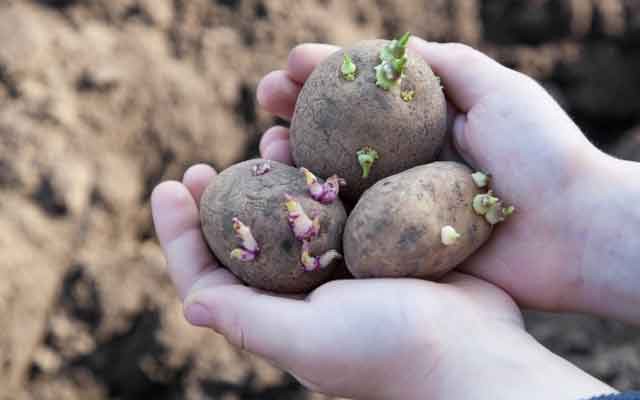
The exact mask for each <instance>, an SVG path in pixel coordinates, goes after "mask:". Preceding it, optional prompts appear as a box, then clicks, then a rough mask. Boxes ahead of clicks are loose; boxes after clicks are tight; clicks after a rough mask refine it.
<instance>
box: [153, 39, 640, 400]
mask: <svg viewBox="0 0 640 400" xmlns="http://www.w3.org/2000/svg"><path fill="white" fill-rule="evenodd" d="M410 46H411V47H412V48H413V49H414V50H415V51H417V52H418V53H419V54H420V55H421V56H423V57H424V58H425V59H426V61H427V62H428V63H429V64H430V65H431V66H432V68H433V69H434V71H435V72H436V74H438V75H439V76H440V77H441V79H442V84H443V86H444V88H445V93H446V95H447V98H448V100H449V102H450V107H449V109H450V110H453V112H452V113H451V115H450V121H451V124H450V130H451V132H452V134H453V137H454V143H455V145H456V148H457V149H458V150H459V152H460V153H461V154H462V155H463V157H464V158H465V160H466V161H467V162H468V163H470V164H471V165H472V166H473V167H474V168H476V169H479V170H483V171H486V172H489V173H491V174H492V176H493V178H492V179H493V188H494V190H495V191H496V194H497V195H499V196H500V197H501V198H502V199H504V200H505V201H506V202H507V203H509V204H515V205H516V207H517V211H516V213H515V214H514V215H512V216H511V217H510V219H509V220H508V221H507V222H505V223H503V224H502V225H501V226H499V227H498V228H497V230H496V231H495V232H494V235H493V237H492V239H491V240H490V241H489V243H487V244H486V245H485V246H484V247H483V248H482V249H481V250H480V251H479V252H478V253H477V254H475V255H474V256H472V258H471V259H469V260H468V261H467V262H466V263H465V264H464V265H463V266H461V268H460V271H461V272H457V273H451V274H450V275H448V276H447V277H445V278H444V279H443V280H442V281H441V282H438V283H435V282H428V281H421V280H414V279H375V280H374V279H371V280H340V281H333V282H329V283H327V284H325V285H322V286H321V287H320V288H318V289H316V290H315V291H314V292H312V293H311V294H310V295H308V296H306V297H304V298H291V297H281V296H276V295H272V294H269V293H265V292H261V291H258V290H254V289H251V288H248V287H246V286H243V285H242V284H241V283H240V282H239V281H238V280H237V279H236V278H235V277H234V276H233V275H231V274H230V273H229V272H228V271H227V270H225V269H224V268H222V267H220V266H219V265H218V263H217V262H216V260H215V259H214V258H213V257H212V255H211V254H210V252H209V250H208V248H207V245H206V244H205V242H204V240H203V237H202V234H201V232H200V223H199V218H198V202H199V199H200V196H201V194H202V192H203V190H204V188H205V186H206V185H207V184H208V182H210V181H211V179H213V178H214V176H215V171H214V170H213V169H212V168H210V167H208V166H206V165H196V166H193V167H191V168H190V169H189V170H187V172H186V173H185V175H184V178H183V180H182V182H176V181H169V182H164V183H162V184H160V185H159V186H158V187H157V188H156V189H155V190H154V192H153V195H152V208H153V216H154V222H155V227H156V231H157V233H158V237H159V239H160V242H161V244H162V247H163V249H164V252H165V255H166V258H167V263H168V268H169V272H170V275H171V278H172V279H173V281H174V283H175V285H176V287H177V289H178V292H179V294H180V297H181V298H182V300H183V301H184V307H185V308H184V309H185V316H186V318H187V320H188V321H189V322H191V323H192V324H194V325H197V326H205V327H209V328H211V329H213V330H215V331H216V332H218V333H220V334H222V335H224V336H225V337H226V338H227V339H228V340H229V341H230V342H231V343H233V344H235V345H237V346H240V347H242V348H244V349H246V350H248V351H250V352H253V353H256V354H258V355H261V356H262V357H264V358H266V359H267V360H270V361H271V362H272V363H273V364H275V365H277V366H278V367H280V368H282V369H284V370H287V371H289V372H290V373H292V374H293V375H294V376H296V377H297V378H298V379H299V380H300V381H301V382H302V383H303V384H304V385H306V386H307V387H308V388H310V389H312V390H316V391H320V392H324V393H328V394H332V395H338V396H344V397H353V398H362V399H378V398H380V399H426V398H428V399H452V398H468V399H492V400H493V399H513V398H518V399H525V400H526V399H540V398H545V399H582V398H588V397H590V396H594V395H598V394H603V393H612V392H614V389H612V388H610V387H609V386H607V385H606V384H604V383H602V382H600V381H598V380H597V379H595V378H593V377H591V376H589V375H587V374H586V373H584V372H582V371H581V370H579V369H578V368H576V367H575V366H573V365H571V364H570V363H568V362H566V361H565V360H563V359H561V358H559V357H557V356H555V355H554V354H552V353H551V352H549V351H548V350H546V349H545V348H544V347H543V346H541V345H540V344H539V343H537V342H536V341H535V340H534V339H533V338H532V337H531V336H530V335H529V334H527V333H526V331H525V330H524V329H523V324H522V318H521V314H520V311H519V308H518V305H519V306H522V307H529V308H535V309H542V310H552V311H581V312H587V313H592V314H597V315H600V316H606V317H612V318H617V319H621V320H625V321H627V322H630V323H640V307H639V306H638V305H639V304H640V294H639V293H638V292H637V291H636V290H634V289H635V288H636V287H637V282H640V252H638V251H637V249H638V248H640V235H638V232H640V209H638V207H637V204H640V185H638V184H637V177H638V176H640V166H639V165H638V164H637V163H630V162H623V161H620V160H616V159H613V158H611V157H608V156H606V155H605V154H603V153H602V152H600V151H598V150H597V149H596V148H595V147H593V146H592V145H591V144H590V143H589V142H588V141H587V140H586V138H585V137H584V135H583V134H582V132H581V131H580V130H579V129H578V128H577V127H576V125H575V124H574V123H573V122H572V121H571V120H570V119H569V117H568V116H567V115H566V114H565V113H564V112H563V111H562V110H561V109H560V107H559V106H558V105H557V104H556V103H555V102H554V101H553V99H552V98H551V97H550V96H549V95H548V94H547V93H546V92H545V91H544V90H543V89H542V88H541V87H540V86H538V85H537V84H536V83H535V82H534V81H533V80H531V79H530V78H528V77H526V76H524V75H522V74H519V73H517V72H515V71H513V70H510V69H507V68H505V67H503V66H501V65H500V64H498V63H496V62H494V61H492V60H491V59H490V58H488V57H486V56H484V55H483V54H482V53H480V52H478V51H475V50H473V49H471V48H469V47H466V46H463V45H460V44H437V43H427V42H424V41H422V40H420V39H417V38H413V39H412V40H411V42H410ZM336 49H337V48H336V47H333V46H329V45H322V44H305V45H301V46H298V47H296V48H295V49H293V50H292V52H291V54H290V56H289V61H288V66H287V70H286V71H275V72H272V73H270V74H268V75H267V76H266V77H265V78H264V79H263V80H262V82H261V83H260V85H259V88H258V100H259V102H260V104H261V105H262V106H263V107H264V108H265V109H267V110H268V111H270V112H272V113H274V114H276V115H278V116H280V117H283V118H290V117H291V115H292V113H293V109H294V105H295V100H296V98H297V95H298V93H299V91H300V88H301V86H302V84H303V83H304V81H305V80H306V78H307V77H308V76H309V74H310V73H311V71H312V69H313V68H314V66H315V65H317V64H318V63H319V62H321V61H322V60H323V59H324V58H325V57H327V56H328V55H329V54H331V53H332V52H333V51H335V50H336ZM260 148H261V152H262V156H263V157H264V158H268V159H273V160H277V161H281V162H288V163H290V162H291V158H290V150H289V144H288V131H287V129H286V128H284V127H278V126H276V127H273V128H271V129H269V130H268V131H267V132H266V133H265V135H264V136H263V139H262V142H261V145H260ZM634 181H635V183H634ZM505 382H508V384H505Z"/></svg>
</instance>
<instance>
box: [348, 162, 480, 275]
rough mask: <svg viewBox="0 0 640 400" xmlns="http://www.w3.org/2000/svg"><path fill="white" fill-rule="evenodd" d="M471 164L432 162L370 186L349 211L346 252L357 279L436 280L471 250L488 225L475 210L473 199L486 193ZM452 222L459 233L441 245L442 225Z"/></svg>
mask: <svg viewBox="0 0 640 400" xmlns="http://www.w3.org/2000/svg"><path fill="white" fill-rule="evenodd" d="M472 172H473V171H471V170H470V169H469V167H467V166H466V165H464V164H460V163H455V162H434V163H431V164H428V165H421V166H418V167H414V168H411V169H409V170H407V171H404V172H401V173H399V174H395V175H392V176H389V177H387V178H385V179H382V180H381V181H379V182H378V183H376V184H375V185H373V186H372V187H371V188H369V189H368V190H367V191H366V192H364V194H363V195H362V197H361V198H360V201H359V202H358V204H357V205H356V207H355V208H354V209H353V211H352V212H351V214H350V215H349V219H348V221H347V225H346V227H345V231H344V237H343V241H344V245H343V246H344V255H345V261H346V262H347V267H348V268H349V271H351V273H352V274H353V275H354V276H355V277H358V278H374V277H378V278H392V277H414V278H425V279H427V278H428V279H437V278H439V277H441V276H443V275H444V274H445V273H447V272H449V271H450V270H451V269H452V268H454V267H455V266H456V265H459V264H460V263H461V262H462V261H464V259H466V258H467V257H468V256H469V255H470V254H472V253H473V252H475V251H476V250H477V249H478V248H479V247H480V246H481V245H482V244H483V243H484V242H485V241H486V240H487V239H488V238H489V237H490V234H491V230H492V226H491V225H490V224H489V223H488V222H486V221H485V220H484V217H482V216H480V215H478V214H476V213H475V212H474V211H473V208H472V202H473V199H474V197H475V196H476V195H478V194H481V193H486V190H482V189H480V188H478V187H477V186H476V184H475V183H474V181H473V179H472V178H471V173H472ZM444 226H452V227H453V228H454V229H456V231H457V232H458V234H460V237H459V238H458V240H457V241H456V242H455V243H453V244H451V245H449V246H445V245H444V244H443V243H442V242H441V229H442V228H443V227H444Z"/></svg>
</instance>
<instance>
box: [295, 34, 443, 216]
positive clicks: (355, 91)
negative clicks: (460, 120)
mask: <svg viewBox="0 0 640 400" xmlns="http://www.w3.org/2000/svg"><path fill="white" fill-rule="evenodd" d="M388 43H389V42H388V41H383V40H364V41H361V42H358V43H355V44H354V45H353V46H349V47H348V48H347V49H346V50H345V51H338V52H336V53H334V54H332V55H330V56H329V57H328V58H327V59H326V60H325V61H324V62H323V63H321V64H320V65H319V66H318V67H317V68H316V69H315V70H314V71H313V73H311V75H310V76H309V79H308V80H307V81H306V82H305V84H304V86H303V88H302V90H301V91H300V95H299V96H298V101H297V102H296V106H295V113H294V115H293V119H292V121H291V131H290V140H291V152H292V157H293V160H294V163H295V164H296V165H298V166H301V167H306V168H309V169H311V170H312V171H314V172H315V173H317V174H318V175H319V176H321V177H323V178H328V177H329V176H331V175H334V174H337V175H339V176H340V177H342V178H344V179H345V180H346V182H347V185H346V186H345V187H344V188H343V189H342V191H341V197H342V198H343V199H345V201H346V202H348V203H351V204H355V203H356V202H357V201H358V198H359V197H360V195H362V193H363V192H364V191H365V190H366V189H368V188H369V187H371V186H372V185H373V184H374V183H376V182H377V181H379V180H380V179H382V178H385V177H387V176H390V175H393V174H396V173H399V172H402V171H404V170H407V169H409V168H412V167H415V166H417V165H421V164H426V163H428V162H430V161H433V160H434V159H435V158H436V156H437V155H438V153H439V152H440V150H441V149H442V146H443V143H444V136H445V129H446V125H447V119H446V117H447V108H446V103H445V99H444V95H443V92H442V88H441V86H440V81H439V80H438V78H437V77H436V76H435V75H434V74H433V71H431V68H430V67H429V66H428V65H427V64H426V63H425V62H424V60H423V59H422V58H421V57H420V56H419V55H418V54H415V53H414V52H413V51H411V49H409V50H408V51H407V57H408V60H409V61H408V62H407V65H406V67H405V71H404V77H403V78H402V81H401V84H400V89H399V90H401V91H412V92H413V94H414V96H413V99H412V100H411V101H404V100H403V99H402V98H401V96H400V93H399V91H395V90H383V89H381V88H379V87H378V86H376V76H375V75H376V73H375V69H374V68H375V66H376V65H378V64H379V63H380V57H379V54H380V50H381V49H382V48H383V47H384V46H385V45H387V44H388ZM345 52H346V53H347V54H349V56H350V57H351V59H352V60H353V63H354V64H355V65H356V67H357V68H358V70H357V72H356V77H355V79H354V80H353V81H346V80H345V79H343V77H342V76H341V74H340V72H339V71H340V67H341V65H342V62H343V58H344V54H345ZM367 147H370V148H372V149H374V150H375V151H376V152H377V155H378V159H377V160H376V161H374V163H373V166H372V167H371V171H370V173H369V176H368V177H366V178H365V177H364V176H363V171H362V168H361V166H360V165H359V164H358V158H357V153H358V151H359V150H361V149H364V148H367Z"/></svg>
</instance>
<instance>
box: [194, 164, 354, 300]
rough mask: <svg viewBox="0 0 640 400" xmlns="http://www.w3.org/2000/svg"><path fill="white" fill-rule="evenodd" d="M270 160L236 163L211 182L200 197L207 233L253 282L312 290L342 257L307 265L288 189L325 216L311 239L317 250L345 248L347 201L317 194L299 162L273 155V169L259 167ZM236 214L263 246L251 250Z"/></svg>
mask: <svg viewBox="0 0 640 400" xmlns="http://www.w3.org/2000/svg"><path fill="white" fill-rule="evenodd" d="M264 165H267V164H265V160H250V161H245V162H242V163H239V164H236V165H234V166H232V167H230V168H228V169H226V170H224V171H223V172H222V173H220V175H218V176H216V178H215V179H214V180H213V181H212V182H211V184H209V186H208V187H207V189H206V190H205V192H204V194H203V195H202V200H201V202H200V217H201V222H202V230H203V232H204V236H205V238H206V240H207V243H208V244H209V247H210V248H211V250H212V251H213V253H214V254H215V255H216V257H217V258H218V260H219V261H220V262H221V263H222V264H224V265H225V266H226V267H227V268H228V269H229V270H231V272H232V273H233V274H234V275H236V276H237V277H238V278H240V279H241V280H242V281H243V282H245V283H247V284H248V285H250V286H253V287H256V288H260V289H264V290H269V291H273V292H279V293H303V292H307V291H310V290H312V289H313V288H315V287H316V286H318V285H320V284H322V283H324V282H325V281H327V280H328V279H329V278H330V277H331V275H332V273H333V272H334V269H335V267H336V265H338V262H335V260H334V261H332V262H330V263H329V264H328V265H327V266H326V267H324V268H320V267H318V268H316V269H315V270H313V271H306V270H305V269H304V268H303V266H302V263H301V256H302V241H300V240H298V239H296V237H295V235H294V233H293V232H292V228H291V227H290V225H289V222H288V213H287V210H286V208H285V206H284V204H285V201H286V199H285V194H288V195H290V196H291V197H292V198H294V199H295V200H297V201H298V202H299V204H300V205H301V206H302V208H303V209H304V211H305V212H306V214H307V215H309V216H311V217H312V218H313V216H317V218H318V219H319V223H320V224H319V227H320V229H319V234H318V235H317V236H316V237H315V238H314V239H313V240H311V241H310V242H309V243H310V247H311V254H312V255H322V254H324V253H326V252H327V251H329V250H336V251H338V252H340V251H341V238H342V232H343V228H344V224H345V221H346V218H347V216H346V213H345V210H344V207H343V206H342V203H341V202H340V200H339V199H337V200H335V201H333V202H332V203H331V204H321V203H320V202H318V201H316V200H314V199H312V198H311V197H310V195H309V192H308V189H307V185H306V181H305V176H304V174H303V173H302V172H300V171H299V170H297V169H296V168H293V167H290V166H288V165H285V164H281V163H278V162H274V161H270V162H269V164H268V165H270V170H269V171H267V172H265V173H264V174H260V173H256V170H255V168H258V167H260V166H264ZM234 218H237V219H238V221H240V222H241V223H242V224H244V226H246V227H248V228H249V229H250V230H251V234H252V236H253V238H254V239H255V241H256V242H257V244H258V246H259V251H258V252H253V253H252V252H247V251H246V250H247V249H249V247H250V246H248V245H247V246H245V245H244V242H243V241H242V240H241V239H240V238H239V237H238V236H237V234H236V231H235V230H234V222H233V221H234ZM236 249H237V250H236ZM249 250H250V249H249ZM232 251H237V252H238V254H240V255H242V254H244V255H245V256H246V257H249V258H251V257H255V258H254V259H253V260H246V261H242V260H239V259H236V258H233V257H232V256H231V252H232ZM256 253H257V254H256Z"/></svg>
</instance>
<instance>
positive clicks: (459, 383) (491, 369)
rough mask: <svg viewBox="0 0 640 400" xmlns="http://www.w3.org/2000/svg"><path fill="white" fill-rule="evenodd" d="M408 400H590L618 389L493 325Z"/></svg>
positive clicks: (515, 330) (514, 330)
mask: <svg viewBox="0 0 640 400" xmlns="http://www.w3.org/2000/svg"><path fill="white" fill-rule="evenodd" d="M481 329H482V330H483V331H484V332H483V333H479V332H474V338H473V340H470V339H471V338H470V337H468V336H467V337H466V338H460V339H461V340H466V341H468V345H467V346H462V347H460V349H459V352H458V353H459V354H446V357H442V359H441V361H440V362H439V363H438V367H437V368H434V370H433V371H430V373H429V374H426V373H425V377H427V376H428V378H425V379H424V380H423V381H421V382H419V384H418V385H416V386H415V388H414V390H413V391H412V392H411V393H410V394H405V395H404V396H403V397H396V398H403V399H416V400H418V399H426V398H427V399H465V398H474V399H479V400H483V399H487V400H489V399H491V400H496V399H505V400H506V399H519V400H534V399H536V400H537V399H550V400H553V399H558V400H560V399H563V400H565V399H575V400H578V399H589V398H591V397H594V396H598V395H602V394H610V393H615V392H616V391H615V389H613V388H611V387H610V386H608V385H607V384H605V383H603V382H601V381H599V380H598V379H596V378H594V377H592V376H590V375H588V374H587V373H585V372H584V371H582V370H580V369H579V368H577V367H576V366H574V365H573V364H571V363H570V362H568V361H566V360H564V359H563V358H561V357H558V356H557V355H555V354H553V353H552V352H551V351H549V350H548V349H546V348H545V347H544V346H542V345H541V344H540V343H539V342H537V341H536V340H535V339H534V338H533V337H532V336H531V335H529V334H528V333H526V332H525V331H524V330H523V329H522V328H520V327H515V326H505V325H503V324H490V326H487V327H484V328H481Z"/></svg>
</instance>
